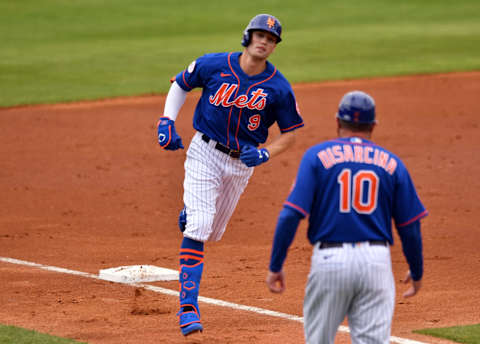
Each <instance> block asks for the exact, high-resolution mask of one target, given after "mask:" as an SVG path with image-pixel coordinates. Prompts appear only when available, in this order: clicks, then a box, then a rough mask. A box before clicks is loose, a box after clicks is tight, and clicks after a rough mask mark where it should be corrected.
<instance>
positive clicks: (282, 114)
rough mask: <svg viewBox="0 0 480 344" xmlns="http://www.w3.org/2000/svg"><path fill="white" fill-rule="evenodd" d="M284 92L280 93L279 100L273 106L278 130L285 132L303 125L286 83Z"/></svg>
mask: <svg viewBox="0 0 480 344" xmlns="http://www.w3.org/2000/svg"><path fill="white" fill-rule="evenodd" d="M286 90H287V91H286V93H285V92H283V93H284V94H281V95H280V97H279V99H280V100H279V102H278V104H276V106H275V112H276V114H277V115H276V116H277V123H278V127H279V128H280V131H281V132H282V133H286V132H289V131H292V130H295V129H298V128H301V127H303V126H304V123H303V119H302V117H301V116H300V111H299V109H298V104H297V101H296V99H295V95H294V93H293V90H292V88H291V86H290V85H289V84H288V87H286Z"/></svg>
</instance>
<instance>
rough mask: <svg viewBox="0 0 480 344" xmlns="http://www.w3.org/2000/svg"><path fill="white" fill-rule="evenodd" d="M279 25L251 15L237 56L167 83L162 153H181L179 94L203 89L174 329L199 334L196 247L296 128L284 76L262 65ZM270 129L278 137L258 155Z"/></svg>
mask: <svg viewBox="0 0 480 344" xmlns="http://www.w3.org/2000/svg"><path fill="white" fill-rule="evenodd" d="M281 32H282V26H281V24H280V22H279V21H278V19H277V18H275V17H274V16H272V15H268V14H259V15H257V16H255V17H254V18H253V19H252V20H251V21H250V22H249V24H248V26H247V27H246V29H245V31H244V33H243V39H242V45H243V46H244V47H245V48H244V50H243V52H231V53H216V54H207V55H204V56H202V57H199V58H197V59H196V60H195V61H193V62H192V63H191V64H190V65H189V66H188V67H187V69H185V70H184V71H182V72H180V73H179V74H177V75H176V77H175V78H174V79H173V80H174V81H173V83H172V85H171V88H170V90H169V92H168V95H167V99H166V102H165V109H164V114H163V116H162V117H161V118H160V120H159V122H158V142H159V144H160V146H161V147H162V148H164V149H166V150H176V149H179V148H183V144H182V140H181V138H180V136H179V135H178V134H177V133H176V130H175V120H176V118H177V114H178V113H179V110H180V108H181V107H182V105H183V103H184V101H185V97H186V94H187V92H189V91H191V90H192V89H194V88H196V87H201V88H202V89H203V93H202V96H201V98H200V100H199V101H198V104H197V107H196V109H195V113H194V116H193V127H194V128H195V130H196V133H195V135H194V136H193V139H192V141H191V143H190V146H189V148H188V151H187V158H186V161H185V180H184V184H183V186H184V195H183V201H184V208H183V209H182V211H181V212H180V216H179V227H180V229H181V231H182V232H183V236H184V238H183V241H182V244H181V248H180V275H179V276H180V278H179V279H180V311H179V312H178V314H177V315H178V316H179V323H180V329H181V331H182V334H183V335H185V336H187V335H189V334H191V333H194V332H197V331H202V330H203V326H202V324H201V322H200V310H199V308H198V302H197V299H198V293H199V288H200V281H201V278H202V271H203V257H204V242H206V241H218V240H220V239H221V238H222V235H223V233H224V232H225V228H226V226H227V223H228V221H229V219H230V217H231V216H232V213H233V211H234V209H235V207H236V205H237V202H238V200H239V198H240V195H241V194H242V192H243V190H244V189H245V187H246V185H247V183H248V180H249V178H250V176H251V175H252V173H253V169H254V166H258V165H260V164H262V163H265V162H267V161H268V160H269V159H271V158H272V157H274V156H276V155H277V154H279V153H281V152H283V151H284V150H286V149H287V148H289V147H290V146H291V145H292V144H293V142H294V131H295V130H296V129H298V128H300V127H302V126H303V120H302V118H301V117H300V114H299V112H298V108H297V106H296V101H295V96H294V93H293V91H292V88H291V86H290V84H289V82H288V81H287V80H286V79H285V77H284V76H283V75H282V74H281V73H280V72H279V71H278V70H277V69H276V68H275V66H273V65H272V64H271V63H270V62H268V61H267V58H268V57H269V55H270V54H271V53H272V52H273V51H274V50H275V47H276V45H277V44H278V43H279V42H280V41H281ZM275 122H276V123H277V125H278V127H279V129H280V132H281V135H279V136H278V137H277V138H275V139H274V140H273V141H272V142H271V143H270V144H269V145H268V146H266V147H262V148H260V147H259V145H260V144H262V143H265V141H266V139H267V136H268V129H269V127H270V126H272V125H273V124H274V123H275Z"/></svg>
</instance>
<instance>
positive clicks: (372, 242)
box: [318, 240, 387, 249]
mask: <svg viewBox="0 0 480 344" xmlns="http://www.w3.org/2000/svg"><path fill="white" fill-rule="evenodd" d="M367 242H368V243H369V244H370V245H371V246H387V242H386V241H381V240H368V241H367ZM343 244H350V245H352V246H355V244H357V243H354V242H347V243H343V242H322V243H320V246H319V247H318V248H319V249H323V248H333V247H343Z"/></svg>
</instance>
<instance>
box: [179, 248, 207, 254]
mask: <svg viewBox="0 0 480 344" xmlns="http://www.w3.org/2000/svg"><path fill="white" fill-rule="evenodd" d="M181 252H190V253H195V254H199V255H201V256H203V252H202V251H197V250H193V249H191V248H181V249H180V253H181Z"/></svg>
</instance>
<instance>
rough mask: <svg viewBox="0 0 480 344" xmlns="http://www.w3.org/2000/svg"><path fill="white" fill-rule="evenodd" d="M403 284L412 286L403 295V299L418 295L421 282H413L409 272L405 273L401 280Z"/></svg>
mask: <svg viewBox="0 0 480 344" xmlns="http://www.w3.org/2000/svg"><path fill="white" fill-rule="evenodd" d="M402 282H403V283H408V282H412V286H411V287H410V288H409V289H408V290H407V291H406V292H404V293H403V297H412V296H414V295H416V294H417V293H418V291H419V290H420V288H421V287H422V280H418V281H414V280H413V279H412V274H411V273H410V270H409V271H408V272H407V275H406V276H405V278H404V279H403V280H402Z"/></svg>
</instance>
